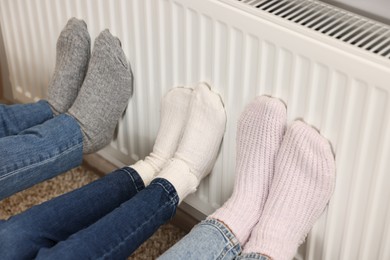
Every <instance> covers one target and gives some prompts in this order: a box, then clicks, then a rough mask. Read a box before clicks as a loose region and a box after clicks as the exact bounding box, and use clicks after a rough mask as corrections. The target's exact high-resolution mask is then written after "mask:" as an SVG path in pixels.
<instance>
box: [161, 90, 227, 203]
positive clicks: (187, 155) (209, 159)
mask: <svg viewBox="0 0 390 260" xmlns="http://www.w3.org/2000/svg"><path fill="white" fill-rule="evenodd" d="M225 126H226V113H225V109H224V106H223V103H222V100H221V98H220V97H219V95H217V94H216V93H214V92H212V91H211V90H210V88H209V87H208V86H207V85H206V84H204V83H201V84H199V85H198V86H197V87H196V88H195V89H194V92H193V95H192V99H191V105H190V111H189V118H188V122H187V125H186V127H185V130H184V134H183V138H182V140H181V142H180V144H179V147H178V149H177V152H176V153H175V156H174V158H173V159H172V160H171V161H170V162H169V163H168V164H167V166H166V167H165V168H164V169H163V170H162V172H161V173H160V174H159V176H158V177H161V178H165V179H167V180H168V181H170V182H171V183H172V184H173V186H174V187H175V188H176V191H177V193H178V195H179V199H180V202H181V201H182V200H183V199H184V198H185V197H186V196H187V195H188V194H190V193H192V192H194V191H195V190H196V187H197V186H198V185H199V182H200V181H201V179H202V178H203V177H204V176H206V174H208V173H209V172H210V171H211V169H212V168H213V166H214V163H215V160H216V158H217V155H218V151H219V147H220V144H221V141H222V137H223V134H224V132H225Z"/></svg>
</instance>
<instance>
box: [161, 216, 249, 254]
mask: <svg viewBox="0 0 390 260" xmlns="http://www.w3.org/2000/svg"><path fill="white" fill-rule="evenodd" d="M240 253H241V245H240V243H239V241H238V239H237V238H236V237H235V236H234V234H233V233H232V232H231V231H230V230H229V229H228V228H227V227H226V226H225V225H224V224H222V223H221V222H219V221H218V220H215V219H207V220H204V221H202V222H201V223H200V224H198V225H197V226H195V227H194V228H193V229H192V230H191V232H190V233H189V234H188V235H186V236H185V237H184V238H183V239H181V240H180V241H179V242H177V243H176V244H175V245H174V246H173V247H171V248H170V249H169V250H168V251H166V252H165V253H164V254H163V255H162V256H160V257H159V259H160V260H165V259H167V260H170V259H187V260H192V259H194V260H195V259H204V260H207V259H224V260H228V259H234V258H235V257H236V256H238V255H239V254H240Z"/></svg>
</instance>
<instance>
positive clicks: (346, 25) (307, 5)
mask: <svg viewBox="0 0 390 260" xmlns="http://www.w3.org/2000/svg"><path fill="white" fill-rule="evenodd" d="M230 1H238V2H242V3H244V4H245V5H248V6H250V7H253V8H256V9H258V10H261V11H265V12H268V13H270V14H273V15H275V16H278V17H281V18H283V19H286V20H289V21H292V22H294V23H296V24H299V25H302V26H305V27H307V28H310V29H312V30H315V31H318V32H320V33H322V34H325V35H328V36H330V37H332V38H335V39H338V40H340V41H343V42H345V43H348V44H351V45H353V46H356V47H358V48H361V49H364V50H366V51H369V52H371V53H373V54H376V55H379V56H381V57H384V58H387V59H390V27H389V26H388V25H385V24H382V23H379V22H376V21H373V20H370V19H368V18H365V17H363V16H359V15H357V14H354V13H351V12H348V11H345V10H342V9H340V8H337V7H334V6H331V5H329V4H325V3H322V2H320V1H316V0H258V1H254V0H230Z"/></svg>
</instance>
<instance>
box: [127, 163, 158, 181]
mask: <svg viewBox="0 0 390 260" xmlns="http://www.w3.org/2000/svg"><path fill="white" fill-rule="evenodd" d="M129 167H131V168H133V169H134V170H135V171H136V172H137V173H138V174H139V176H140V177H141V178H142V180H143V181H144V184H145V186H147V185H149V184H150V183H151V182H152V180H153V178H154V176H155V175H156V174H157V172H156V170H155V169H154V168H153V167H152V166H151V165H150V164H148V163H146V162H144V161H143V160H140V161H138V162H136V163H135V164H133V165H130V166H129Z"/></svg>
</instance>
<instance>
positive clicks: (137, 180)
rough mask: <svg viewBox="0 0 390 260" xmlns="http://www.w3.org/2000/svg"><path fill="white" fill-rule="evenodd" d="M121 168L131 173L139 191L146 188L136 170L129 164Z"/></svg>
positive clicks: (130, 175) (135, 186)
mask: <svg viewBox="0 0 390 260" xmlns="http://www.w3.org/2000/svg"><path fill="white" fill-rule="evenodd" d="M121 170H123V171H125V172H126V173H127V174H128V175H129V177H130V178H131V180H132V182H133V185H134V188H135V189H136V191H137V192H140V191H141V190H143V189H144V188H145V183H144V181H143V180H142V178H141V176H140V175H139V174H138V172H137V171H136V170H134V169H133V168H131V167H128V166H125V167H123V168H122V169H121Z"/></svg>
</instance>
